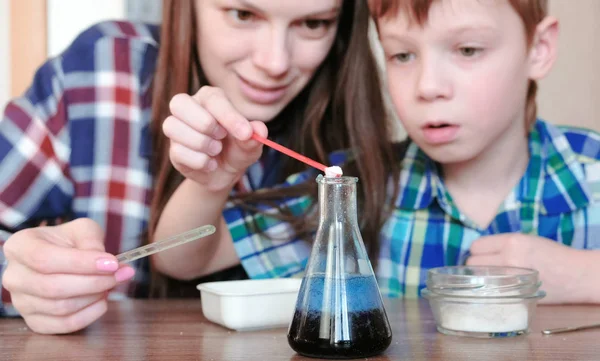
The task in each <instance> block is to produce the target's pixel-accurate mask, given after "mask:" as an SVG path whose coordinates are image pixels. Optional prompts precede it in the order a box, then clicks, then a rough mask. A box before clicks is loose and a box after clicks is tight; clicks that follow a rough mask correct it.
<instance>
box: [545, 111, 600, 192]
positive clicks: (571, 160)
mask: <svg viewBox="0 0 600 361" xmlns="http://www.w3.org/2000/svg"><path fill="white" fill-rule="evenodd" d="M545 126H546V129H547V130H548V132H549V133H550V135H551V139H552V143H553V145H554V147H555V148H556V149H557V150H558V151H559V152H560V154H561V157H560V159H561V160H562V162H564V164H565V165H566V166H567V167H568V168H569V169H571V170H572V172H573V174H574V176H575V178H576V179H578V180H579V182H580V183H582V184H581V186H583V187H584V188H586V189H587V192H586V193H587V194H588V196H591V199H590V200H591V201H592V202H594V203H598V202H600V133H599V132H597V131H595V130H592V129H586V128H582V127H576V126H568V125H551V124H548V123H545ZM556 159H557V158H555V160H556ZM552 167H553V168H554V169H555V170H557V171H558V170H559V169H561V168H562V166H561V165H560V164H556V163H555V162H554V164H553V165H552ZM577 169H580V171H578V170H577Z"/></svg>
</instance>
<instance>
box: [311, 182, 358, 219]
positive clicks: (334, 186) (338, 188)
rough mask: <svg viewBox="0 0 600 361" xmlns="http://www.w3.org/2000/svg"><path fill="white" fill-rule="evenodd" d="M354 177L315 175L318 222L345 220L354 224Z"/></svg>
mask: <svg viewBox="0 0 600 361" xmlns="http://www.w3.org/2000/svg"><path fill="white" fill-rule="evenodd" d="M357 182H358V178H356V177H336V178H333V177H323V176H322V175H319V176H318V177H317V183H318V185H319V210H320V223H323V222H326V221H338V222H340V221H345V222H351V223H354V224H356V183H357Z"/></svg>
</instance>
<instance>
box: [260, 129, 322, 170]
mask: <svg viewBox="0 0 600 361" xmlns="http://www.w3.org/2000/svg"><path fill="white" fill-rule="evenodd" d="M252 139H254V140H256V141H259V142H261V143H262V144H264V145H267V146H269V147H271V148H273V149H275V150H278V151H280V152H281V153H283V154H287V155H289V156H290V157H292V158H295V159H298V160H299V161H301V162H303V163H306V164H308V165H310V166H311V167H315V168H317V169H318V170H320V171H321V172H323V173H325V168H327V166H326V165H324V164H321V163H319V162H317V161H314V160H312V159H310V158H308V157H305V156H303V155H302V154H299V153H296V152H294V151H293V150H291V149H289V148H286V147H284V146H283V145H280V144H277V143H275V142H273V141H271V140H268V139H267V138H263V137H261V136H260V135H258V134H256V133H252Z"/></svg>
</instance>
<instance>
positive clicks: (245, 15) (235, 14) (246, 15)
mask: <svg viewBox="0 0 600 361" xmlns="http://www.w3.org/2000/svg"><path fill="white" fill-rule="evenodd" d="M227 13H228V14H229V16H231V17H232V18H233V19H234V20H235V21H238V22H240V23H247V22H250V21H252V20H254V18H255V17H256V16H255V15H254V14H253V13H252V12H251V11H248V10H241V9H230V10H227Z"/></svg>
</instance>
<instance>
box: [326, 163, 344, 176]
mask: <svg viewBox="0 0 600 361" xmlns="http://www.w3.org/2000/svg"><path fill="white" fill-rule="evenodd" d="M343 174H344V172H342V168H340V167H338V166H337V165H334V166H333V167H327V168H325V177H329V178H335V177H341V176H342V175H343Z"/></svg>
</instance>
